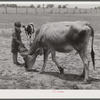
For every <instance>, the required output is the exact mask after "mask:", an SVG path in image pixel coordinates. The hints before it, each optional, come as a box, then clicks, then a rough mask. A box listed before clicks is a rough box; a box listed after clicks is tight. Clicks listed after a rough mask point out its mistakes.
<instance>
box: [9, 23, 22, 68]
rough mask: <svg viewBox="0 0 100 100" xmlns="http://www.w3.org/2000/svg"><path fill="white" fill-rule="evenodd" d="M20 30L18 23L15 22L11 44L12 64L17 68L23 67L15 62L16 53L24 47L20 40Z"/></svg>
mask: <svg viewBox="0 0 100 100" xmlns="http://www.w3.org/2000/svg"><path fill="white" fill-rule="evenodd" d="M20 28H21V23H20V22H19V21H17V22H15V23H14V30H13V34H12V43H11V52H12V58H13V63H14V64H15V65H18V66H20V65H23V64H20V63H19V62H18V60H17V57H18V52H20V50H19V47H20V46H21V47H23V46H24V44H23V43H22V40H21V29H20Z"/></svg>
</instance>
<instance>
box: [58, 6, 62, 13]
mask: <svg viewBox="0 0 100 100" xmlns="http://www.w3.org/2000/svg"><path fill="white" fill-rule="evenodd" d="M58 8H59V14H60V10H61V5H58Z"/></svg>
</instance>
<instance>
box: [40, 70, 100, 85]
mask: <svg viewBox="0 0 100 100" xmlns="http://www.w3.org/2000/svg"><path fill="white" fill-rule="evenodd" d="M41 74H46V75H50V76H54V77H57V78H60V79H62V80H67V81H77V82H83V80H84V78H82V77H81V76H80V75H77V74H60V73H58V72H43V73H41ZM91 82H100V79H97V78H91V77H89V83H91Z"/></svg>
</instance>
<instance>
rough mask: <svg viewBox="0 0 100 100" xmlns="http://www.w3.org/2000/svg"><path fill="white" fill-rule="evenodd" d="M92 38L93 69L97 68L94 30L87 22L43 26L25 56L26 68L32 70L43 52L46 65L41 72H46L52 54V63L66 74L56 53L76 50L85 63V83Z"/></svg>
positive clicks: (87, 76) (68, 22)
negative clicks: (88, 48)
mask: <svg viewBox="0 0 100 100" xmlns="http://www.w3.org/2000/svg"><path fill="white" fill-rule="evenodd" d="M90 37H92V40H91V41H92V42H91V58H92V62H93V67H94V68H95V54H94V50H93V41H94V30H93V28H92V26H91V25H90V23H89V22H87V21H63V22H52V23H47V24H44V25H42V26H41V27H40V28H38V29H37V31H36V37H35V39H34V41H33V43H32V45H31V47H30V49H29V51H28V52H27V54H26V55H25V56H24V61H25V68H27V70H31V67H32V66H33V65H34V63H35V60H36V58H37V56H38V55H39V54H40V52H41V51H42V50H43V54H44V63H43V67H42V70H41V72H44V71H45V67H46V63H47V59H48V55H49V54H50V53H51V57H52V61H53V62H54V63H55V64H56V65H57V67H58V69H59V71H60V73H64V70H63V68H62V67H61V66H60V65H59V64H58V62H57V60H56V51H57V52H62V53H69V52H71V51H73V50H76V51H77V53H78V54H79V55H80V57H81V59H82V61H83V65H84V68H83V73H82V75H81V76H82V77H84V82H86V83H87V82H88V79H89V60H88V56H87V47H88V43H89V40H90Z"/></svg>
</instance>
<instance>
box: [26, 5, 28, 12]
mask: <svg viewBox="0 0 100 100" xmlns="http://www.w3.org/2000/svg"><path fill="white" fill-rule="evenodd" d="M26 14H28V7H27V6H26Z"/></svg>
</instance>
